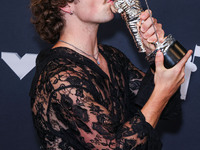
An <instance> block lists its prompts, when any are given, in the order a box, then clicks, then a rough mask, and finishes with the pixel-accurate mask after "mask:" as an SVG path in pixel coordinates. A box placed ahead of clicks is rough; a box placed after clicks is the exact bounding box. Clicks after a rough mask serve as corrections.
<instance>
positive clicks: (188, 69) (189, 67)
mask: <svg viewBox="0 0 200 150" xmlns="http://www.w3.org/2000/svg"><path fill="white" fill-rule="evenodd" d="M195 57H200V46H197V45H196V47H195V50H194V55H193V58H192V56H190V58H189V59H188V61H187V63H186V64H185V82H184V83H183V84H182V85H181V99H183V100H185V99H186V96H187V90H188V87H189V83H190V77H191V74H192V72H196V71H197V66H196V65H195V64H194V59H195Z"/></svg>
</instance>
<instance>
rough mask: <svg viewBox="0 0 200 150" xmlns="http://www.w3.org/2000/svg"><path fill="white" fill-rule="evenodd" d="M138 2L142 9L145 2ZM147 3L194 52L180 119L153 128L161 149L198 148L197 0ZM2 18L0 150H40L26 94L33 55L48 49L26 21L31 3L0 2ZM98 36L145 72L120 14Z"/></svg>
mask: <svg viewBox="0 0 200 150" xmlns="http://www.w3.org/2000/svg"><path fill="white" fill-rule="evenodd" d="M102 1H103V0H102ZM141 2H142V4H143V8H144V9H146V6H145V3H144V0H141ZM149 5H150V8H151V10H152V12H153V16H154V17H155V18H157V19H158V22H160V23H162V24H163V29H164V30H165V33H166V35H168V34H172V35H173V37H174V38H176V39H177V40H178V41H179V42H180V43H182V44H183V45H184V47H185V48H186V49H193V51H194V53H193V56H192V57H191V58H190V60H189V61H188V62H187V65H186V80H185V83H184V84H183V85H182V86H181V98H182V99H183V114H182V118H179V119H176V120H170V121H160V122H159V125H158V126H157V128H158V130H159V133H160V136H161V139H162V141H163V150H189V149H190V150H199V149H200V143H199V140H200V127H199V126H200V11H199V8H200V1H199V0H190V1H188V0H149ZM0 16H1V17H0V56H1V57H0V147H1V148H0V149H1V150H13V149H15V150H39V143H38V138H37V135H36V131H35V129H34V127H33V122H32V116H31V107H30V98H29V95H28V94H29V90H30V85H31V82H32V78H33V75H34V72H35V59H36V57H37V54H38V53H39V52H40V50H42V49H45V48H48V47H51V45H48V44H47V43H45V42H44V41H42V40H40V38H39V36H38V35H37V33H36V32H35V30H34V27H33V25H32V24H31V23H30V17H31V13H30V10H29V1H27V0H20V1H13V0H1V5H0ZM98 37H99V41H100V43H103V44H108V45H112V46H114V47H117V48H118V49H120V50H121V51H122V52H124V53H125V54H126V55H127V56H128V57H129V58H130V60H131V61H132V62H133V63H134V64H135V65H136V66H137V67H139V68H140V69H141V70H143V71H146V69H147V67H148V64H147V62H146V61H145V59H144V55H143V54H139V53H138V52H137V48H136V47H135V44H134V41H133V39H132V37H131V36H130V34H129V32H128V30H127V28H126V26H125V23H124V21H123V20H122V19H121V17H120V16H119V15H116V17H115V19H114V20H112V21H111V22H109V23H106V24H102V25H101V26H100V30H99V35H98Z"/></svg>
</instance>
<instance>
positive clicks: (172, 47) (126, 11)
mask: <svg viewBox="0 0 200 150" xmlns="http://www.w3.org/2000/svg"><path fill="white" fill-rule="evenodd" d="M145 1H146V0H145ZM146 5H147V7H148V4H147V1H146ZM114 7H115V9H116V11H117V12H118V13H121V15H122V17H123V19H124V20H125V22H126V25H127V27H128V29H129V31H130V33H131V35H132V37H133V39H134V41H135V43H136V45H137V47H138V48H139V52H146V49H145V45H144V44H143V42H142V38H141V36H140V31H139V27H138V23H139V22H140V18H139V16H140V14H141V13H142V11H143V9H142V7H141V3H140V1H139V0H116V1H115V2H114ZM148 10H149V8H148ZM149 13H150V11H149ZM150 17H151V13H150ZM151 19H152V17H151ZM152 22H153V20H152ZM153 27H154V24H153ZM154 29H155V27H154ZM156 36H157V33H156ZM157 40H158V36H157ZM152 44H154V49H151V52H150V53H149V54H147V56H146V59H147V61H148V62H149V63H150V65H151V67H152V68H153V69H155V55H156V52H157V51H158V50H161V52H162V53H163V55H164V66H165V67H166V68H171V67H173V66H174V65H176V64H177V63H178V62H179V61H180V60H181V58H183V57H184V56H185V54H186V53H187V50H186V49H185V48H184V47H183V46H182V45H181V44H180V43H179V42H178V41H177V40H175V39H174V38H173V37H172V35H168V36H167V37H165V40H164V42H162V43H160V42H159V40H158V41H157V42H155V43H152Z"/></svg>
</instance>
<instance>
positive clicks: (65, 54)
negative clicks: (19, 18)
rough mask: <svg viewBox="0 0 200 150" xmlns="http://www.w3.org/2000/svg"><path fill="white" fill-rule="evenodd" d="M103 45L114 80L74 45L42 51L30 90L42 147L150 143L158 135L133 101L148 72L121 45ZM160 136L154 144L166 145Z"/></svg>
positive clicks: (117, 148)
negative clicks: (126, 53)
mask: <svg viewBox="0 0 200 150" xmlns="http://www.w3.org/2000/svg"><path fill="white" fill-rule="evenodd" d="M99 48H100V53H101V54H102V55H103V56H104V58H105V59H106V60H107V64H108V68H109V72H110V78H111V80H109V78H108V76H107V75H106V74H105V73H104V72H103V71H102V70H101V69H100V68H99V67H98V66H97V65H96V64H95V63H94V62H92V61H91V60H90V59H88V58H86V57H84V56H82V55H80V54H78V53H76V52H75V51H73V50H71V49H69V48H65V47H59V48H55V49H50V50H46V51H44V52H41V53H40V54H39V56H38V58H37V70H36V75H35V78H34V80H33V84H32V88H31V91H30V96H31V102H32V103H31V104H32V113H33V120H34V125H35V127H36V129H37V132H38V135H39V137H40V140H41V149H48V150H67V149H69V150H75V149H76V150H80V149H103V150H109V149H112V150H122V149H126V150H128V149H145V148H146V147H147V143H148V139H149V137H151V138H152V139H153V136H152V133H153V132H154V131H153V128H152V127H151V126H150V125H149V124H148V123H147V122H145V119H144V117H143V115H142V114H141V112H140V111H139V110H138V109H137V108H136V107H135V106H134V104H132V103H130V102H129V101H132V102H134V98H135V96H136V95H137V93H138V89H139V87H140V83H141V81H142V79H143V77H144V75H145V74H144V73H143V72H141V71H140V70H138V69H137V68H136V67H135V66H134V65H132V64H131V62H130V61H129V60H128V59H127V58H126V57H125V56H124V54H122V53H121V52H119V51H118V50H116V49H115V48H113V47H110V46H105V45H100V46H99ZM129 104H131V106H130V105H129ZM130 110H131V111H130ZM133 110H134V111H133ZM130 112H135V113H134V114H133V113H132V114H129V113H130ZM150 135H151V136H150ZM151 141H153V140H151ZM154 142H157V143H158V144H157V145H158V146H157V148H155V147H154V150H156V149H160V144H159V142H158V141H154Z"/></svg>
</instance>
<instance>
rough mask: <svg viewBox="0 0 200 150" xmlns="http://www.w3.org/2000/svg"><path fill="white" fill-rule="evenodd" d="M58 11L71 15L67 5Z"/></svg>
mask: <svg viewBox="0 0 200 150" xmlns="http://www.w3.org/2000/svg"><path fill="white" fill-rule="evenodd" d="M60 9H61V10H62V11H63V12H65V13H69V14H71V13H72V10H71V7H70V5H68V4H67V5H66V6H65V7H60Z"/></svg>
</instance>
